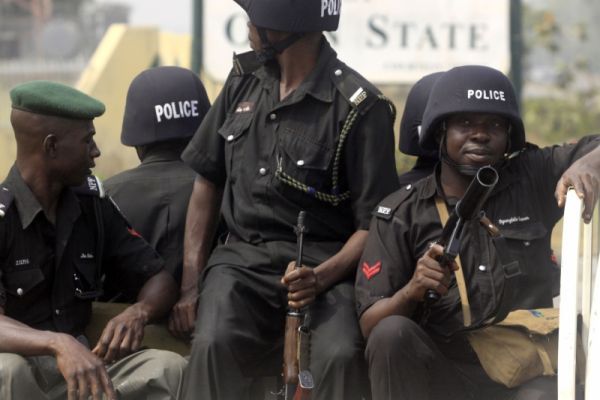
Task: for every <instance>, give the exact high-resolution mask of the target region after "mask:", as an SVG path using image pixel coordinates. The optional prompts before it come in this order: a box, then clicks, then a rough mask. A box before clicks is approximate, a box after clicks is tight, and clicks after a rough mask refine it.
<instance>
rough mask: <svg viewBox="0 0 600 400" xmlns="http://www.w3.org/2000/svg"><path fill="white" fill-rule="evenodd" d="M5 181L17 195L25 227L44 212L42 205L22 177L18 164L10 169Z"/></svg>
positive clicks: (22, 223) (16, 200)
mask: <svg viewBox="0 0 600 400" xmlns="http://www.w3.org/2000/svg"><path fill="white" fill-rule="evenodd" d="M5 183H6V185H7V186H8V188H9V189H10V190H11V191H12V192H13V194H14V196H15V204H16V206H17V211H18V212H19V218H20V220H21V225H22V226H23V229H25V228H27V227H28V226H29V225H30V224H31V223H32V222H33V220H34V219H35V217H36V216H37V215H38V213H40V212H43V210H42V206H41V205H40V203H39V201H37V199H36V198H35V196H34V195H33V193H32V192H31V189H29V186H27V184H26V183H25V181H24V180H23V178H22V177H21V173H20V172H19V170H18V168H17V166H16V165H13V166H12V168H11V169H10V172H9V173H8V176H7V178H6V181H5Z"/></svg>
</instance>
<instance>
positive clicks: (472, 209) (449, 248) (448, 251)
mask: <svg viewBox="0 0 600 400" xmlns="http://www.w3.org/2000/svg"><path fill="white" fill-rule="evenodd" d="M496 183H498V172H497V171H496V170H495V169H494V168H493V167H491V166H489V165H487V166H484V167H481V168H479V170H478V171H477V173H476V174H475V177H473V180H472V181H471V183H470V184H469V187H468V188H467V191H466V192H465V194H464V196H463V197H462V199H460V200H459V201H458V203H456V207H454V211H453V212H452V214H451V215H450V217H449V218H448V222H447V223H446V225H445V226H444V229H443V230H442V236H441V237H440V238H439V240H438V241H437V242H436V243H437V244H439V245H441V246H443V247H444V253H443V254H442V255H441V256H440V257H438V259H437V261H438V262H439V263H440V265H441V266H442V267H448V266H450V264H451V263H452V262H453V261H454V259H455V258H456V256H458V252H459V251H460V245H461V237H462V230H463V227H464V224H465V222H466V221H470V220H472V219H473V218H475V217H477V216H479V215H480V213H481V207H482V206H483V203H485V201H486V200H487V198H488V196H489V194H490V193H491V192H492V190H493V189H494V187H495V186H496ZM439 298H440V295H439V293H438V292H436V291H435V290H433V289H429V290H427V293H426V294H425V302H426V303H428V304H431V303H433V302H435V301H437V300H439Z"/></svg>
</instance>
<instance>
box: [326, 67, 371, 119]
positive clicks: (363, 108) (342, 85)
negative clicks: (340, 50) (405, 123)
mask: <svg viewBox="0 0 600 400" xmlns="http://www.w3.org/2000/svg"><path fill="white" fill-rule="evenodd" d="M330 76H331V80H332V81H333V83H334V84H335V86H336V88H337V89H338V90H339V92H340V93H341V94H342V96H343V97H344V98H345V99H346V101H347V102H348V103H350V105H351V106H352V107H353V108H356V109H358V111H359V112H360V113H361V114H365V113H366V112H367V111H369V110H370V109H371V107H373V105H374V104H375V103H376V102H377V100H378V99H379V93H378V92H377V91H376V89H375V88H374V87H373V86H372V85H371V84H370V83H369V82H368V81H367V80H366V79H364V78H363V77H362V76H360V75H359V74H358V73H357V72H355V71H354V70H352V69H351V68H349V67H347V66H346V65H345V64H344V63H338V64H337V65H336V66H335V67H334V68H333V70H332V71H331V73H330Z"/></svg>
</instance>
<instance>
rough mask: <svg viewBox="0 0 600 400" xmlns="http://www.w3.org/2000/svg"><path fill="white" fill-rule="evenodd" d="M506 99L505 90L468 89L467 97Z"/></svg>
mask: <svg viewBox="0 0 600 400" xmlns="http://www.w3.org/2000/svg"><path fill="white" fill-rule="evenodd" d="M473 97H474V98H476V99H477V100H496V101H506V99H505V98H504V91H503V90H491V89H468V90H467V99H469V100H470V99H472V98H473Z"/></svg>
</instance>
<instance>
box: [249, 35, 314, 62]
mask: <svg viewBox="0 0 600 400" xmlns="http://www.w3.org/2000/svg"><path fill="white" fill-rule="evenodd" d="M256 30H257V31H258V36H259V37H260V45H261V49H260V51H257V52H256V57H257V58H258V61H259V62H260V63H261V64H266V63H267V62H269V61H272V60H274V59H275V57H276V56H277V54H281V53H282V52H283V51H284V50H285V49H287V48H288V47H290V46H291V45H292V44H294V43H295V42H296V41H298V39H300V38H301V37H302V36H303V34H302V33H292V34H290V35H289V36H288V37H286V38H285V39H283V40H280V41H279V42H277V43H271V42H270V41H269V38H268V37H267V30H266V29H265V28H259V27H256Z"/></svg>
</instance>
